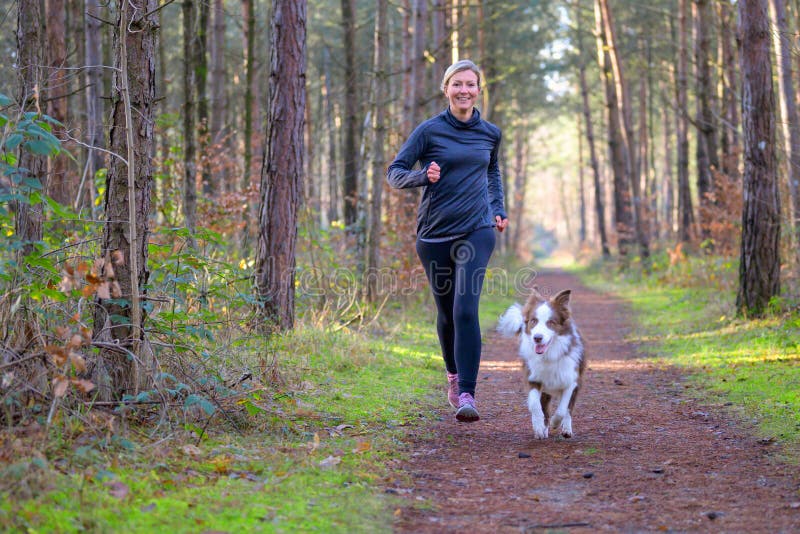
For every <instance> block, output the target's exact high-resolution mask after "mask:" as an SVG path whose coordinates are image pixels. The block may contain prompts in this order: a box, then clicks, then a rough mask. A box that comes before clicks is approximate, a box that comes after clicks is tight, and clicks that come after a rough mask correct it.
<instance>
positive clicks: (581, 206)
mask: <svg viewBox="0 0 800 534" xmlns="http://www.w3.org/2000/svg"><path fill="white" fill-rule="evenodd" d="M577 119H578V211H579V213H580V221H581V224H580V227H579V229H578V241H579V245H580V246H581V247H583V245H584V244H585V243H586V202H585V200H584V190H585V187H584V178H583V175H584V172H583V168H584V166H585V165H584V162H583V126H582V125H581V122H582V121H581V115H580V113H579V114H578V117H577Z"/></svg>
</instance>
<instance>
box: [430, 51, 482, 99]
mask: <svg viewBox="0 0 800 534" xmlns="http://www.w3.org/2000/svg"><path fill="white" fill-rule="evenodd" d="M465 70H471V71H472V72H474V73H475V75H476V76H477V77H478V88H479V89H480V87H481V69H479V68H478V66H477V65H476V64H475V63H473V62H472V61H470V60H468V59H462V60H461V61H456V62H455V63H453V64H452V65H450V66H449V67H447V70H446V71H444V76H443V77H442V85H441V87H440V89H441V90H442V92H444V90H445V89H447V84H448V83H450V78H452V77H453V76H455V75H456V74H457V73H459V72H462V71H465Z"/></svg>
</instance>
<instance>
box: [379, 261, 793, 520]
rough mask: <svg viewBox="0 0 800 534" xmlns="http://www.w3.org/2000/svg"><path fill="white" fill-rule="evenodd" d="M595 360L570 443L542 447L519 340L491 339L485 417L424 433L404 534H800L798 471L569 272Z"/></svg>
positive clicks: (414, 450)
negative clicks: (639, 342) (632, 335)
mask: <svg viewBox="0 0 800 534" xmlns="http://www.w3.org/2000/svg"><path fill="white" fill-rule="evenodd" d="M537 283H538V284H539V285H540V287H542V288H547V289H548V290H551V291H552V292H555V291H558V290H560V289H563V288H572V290H573V292H572V309H573V314H574V317H575V320H576V323H577V324H578V326H579V328H580V329H581V332H582V334H583V337H584V340H585V343H586V347H587V356H588V368H587V371H586V374H585V375H584V387H583V389H582V391H581V393H580V395H579V396H578V400H577V403H576V406H575V410H574V412H573V429H574V431H575V437H573V438H572V439H564V438H561V437H558V438H556V437H550V438H548V439H547V440H536V439H534V438H533V434H532V431H531V423H530V416H529V414H528V410H527V407H526V405H525V399H526V393H527V387H526V386H525V383H524V380H523V376H522V373H521V371H520V364H519V360H518V358H517V354H516V348H517V341H516V340H509V339H503V338H500V337H499V336H498V335H497V334H496V333H494V332H484V335H485V342H484V350H483V360H482V363H481V371H480V375H479V383H478V391H477V392H476V397H477V401H478V409H479V411H480V413H481V420H480V421H478V422H477V423H472V424H465V423H458V422H456V421H455V418H454V417H453V415H452V410H450V408H449V406H448V405H447V401H446V399H445V393H444V391H445V386H444V384H445V381H444V371H442V383H443V386H442V405H443V406H442V410H441V414H442V418H441V420H440V421H438V422H435V423H434V424H433V425H432V426H431V427H430V428H420V429H419V432H418V433H417V435H418V436H420V437H419V438H416V439H414V440H413V442H412V443H411V446H410V450H409V451H407V460H406V461H404V463H403V466H402V469H403V471H404V476H402V477H398V479H400V480H403V481H404V482H402V483H401V482H398V486H395V487H392V488H387V491H388V492H390V493H398V494H401V495H403V496H404V497H405V500H406V503H407V504H406V506H405V507H403V508H401V509H399V510H398V511H397V512H396V514H395V515H396V516H397V521H396V523H395V525H394V527H395V531H397V532H414V533H417V532H437V533H438V532H492V533H501V532H502V533H505V532H542V531H548V530H549V531H561V532H593V531H600V530H604V531H613V532H653V531H656V532H658V531H667V532H670V531H677V532H696V531H703V532H706V531H707V532H800V468H798V466H797V465H790V464H787V463H785V462H782V461H780V459H779V458H780V457H781V454H780V450H779V445H778V444H775V443H771V442H767V441H763V440H759V438H758V437H756V436H755V435H754V432H753V429H752V428H748V427H747V425H746V424H744V423H743V422H742V421H741V420H737V418H735V417H734V416H733V415H732V414H731V413H730V411H729V410H728V413H726V408H725V407H724V406H706V405H702V404H700V403H699V402H697V401H695V400H692V399H691V397H692V395H691V393H692V392H690V391H687V388H688V387H689V385H688V384H687V383H685V382H684V381H683V380H682V378H681V375H680V373H679V372H678V371H677V370H675V369H671V368H662V367H659V366H656V365H654V364H652V363H649V362H646V361H643V360H641V359H637V358H638V355H637V350H636V347H635V346H633V345H631V344H630V343H626V342H625V340H624V339H625V336H626V333H627V331H628V328H629V320H628V319H627V318H626V314H627V313H628V310H626V308H625V306H624V304H623V303H621V302H620V301H618V300H615V299H614V298H613V297H611V296H609V295H604V294H600V293H596V292H593V291H591V290H589V289H587V288H585V287H583V286H582V285H581V284H580V282H579V281H578V280H577V279H576V278H574V277H572V276H569V275H566V274H563V273H544V274H540V276H539V277H538V278H537Z"/></svg>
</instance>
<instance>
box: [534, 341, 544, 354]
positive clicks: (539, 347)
mask: <svg viewBox="0 0 800 534" xmlns="http://www.w3.org/2000/svg"><path fill="white" fill-rule="evenodd" d="M546 348H547V345H545V344H544V343H536V345H535V346H534V347H533V349H534V350H535V351H536V354H544V351H545V349H546Z"/></svg>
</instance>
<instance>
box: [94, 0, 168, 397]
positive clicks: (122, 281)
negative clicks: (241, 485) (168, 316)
mask: <svg viewBox="0 0 800 534" xmlns="http://www.w3.org/2000/svg"><path fill="white" fill-rule="evenodd" d="M157 6H158V2H157V0H120V1H119V3H118V12H119V20H118V21H117V25H116V30H115V35H114V45H115V46H114V49H115V56H116V59H115V62H114V67H115V74H114V83H113V87H114V88H115V89H114V92H113V94H112V108H113V114H112V125H111V133H110V147H111V151H112V152H113V153H115V154H117V155H118V156H117V157H113V158H111V163H110V166H109V169H108V175H107V177H106V202H105V219H106V224H105V227H104V230H103V240H102V246H101V258H104V260H105V267H104V268H103V270H102V271H101V272H99V273H97V274H98V276H100V277H101V278H107V279H113V280H114V281H116V282H117V283H118V284H119V289H120V291H119V295H118V297H117V298H115V299H111V300H109V299H104V298H98V300H97V306H96V308H95V313H94V339H95V340H99V341H107V342H110V343H113V344H115V345H118V346H119V347H121V348H125V349H127V350H128V351H130V352H131V353H132V354H133V355H134V356H133V357H129V354H128V353H126V352H120V351H119V350H112V349H108V348H104V349H102V350H101V351H100V353H99V359H98V362H97V365H96V366H95V368H94V370H93V374H92V377H93V382H94V383H95V384H97V385H98V390H99V392H100V395H101V396H102V397H104V398H121V397H122V395H124V394H135V393H136V392H137V391H138V390H139V388H140V387H142V386H145V385H146V378H147V375H146V374H145V372H146V371H147V370H148V369H147V367H148V366H149V364H150V361H149V357H148V354H147V353H146V351H143V352H142V353H141V354H140V353H139V350H138V349H139V346H140V343H141V342H142V341H143V339H144V331H143V329H142V325H143V322H144V320H145V317H144V311H143V310H142V308H141V303H140V298H141V294H142V293H144V292H145V291H146V289H145V288H146V287H147V280H148V277H149V275H150V272H149V270H148V268H147V257H148V253H147V245H148V236H149V231H150V227H149V216H150V207H151V198H150V197H151V191H152V187H153V166H152V144H153V141H154V131H153V126H154V103H155V96H156V86H155V54H156V32H157V28H158V22H157V17H156V15H154V14H152V13H153V12H154V10H155V9H156V7H157ZM146 14H147V16H146V17H145V16H144V15H146ZM123 158H124V159H123ZM117 256H118V257H119V258H120V259H119V260H115V257H117ZM112 264H113V273H114V274H113V276H112V274H111V271H112V269H111V265H112ZM143 367H144V369H143Z"/></svg>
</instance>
